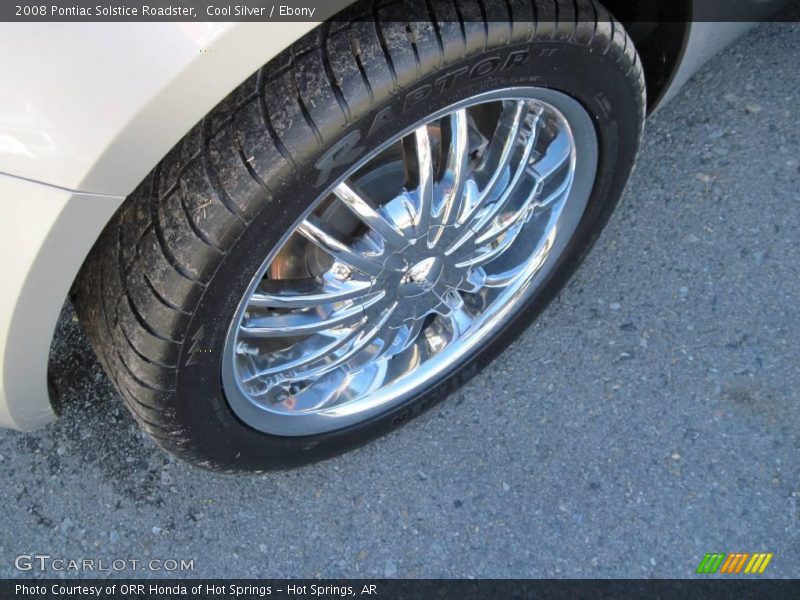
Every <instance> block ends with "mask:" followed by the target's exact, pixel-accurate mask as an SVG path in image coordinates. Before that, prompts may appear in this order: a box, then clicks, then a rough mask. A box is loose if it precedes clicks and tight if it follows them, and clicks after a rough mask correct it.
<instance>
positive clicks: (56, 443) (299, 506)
mask: <svg viewBox="0 0 800 600" xmlns="http://www.w3.org/2000/svg"><path fill="white" fill-rule="evenodd" d="M798 57H800V24H797V23H782V24H779V23H772V24H763V25H761V26H760V27H759V28H758V29H757V30H755V31H754V32H752V33H750V34H749V35H748V36H747V37H745V38H743V39H742V40H740V41H739V42H738V43H737V44H736V45H735V46H733V47H732V48H730V49H729V50H727V51H726V52H724V53H723V54H721V55H720V56H718V57H717V58H715V59H714V60H713V61H712V62H711V63H709V64H708V65H707V66H706V67H705V68H704V69H703V70H702V71H701V72H700V73H699V74H698V75H697V76H696V77H695V78H694V79H693V80H692V81H691V82H690V83H689V84H688V85H687V87H686V88H685V89H684V90H683V91H682V92H681V94H680V95H679V96H678V97H677V98H675V100H673V102H672V103H671V104H669V105H668V106H667V107H665V108H664V109H663V110H662V111H660V112H659V113H657V114H656V115H655V116H654V117H653V118H652V119H651V120H650V121H649V123H648V127H647V131H646V136H645V142H644V147H643V149H642V153H641V158H640V160H639V163H638V167H637V170H636V172H635V174H634V176H633V179H632V181H631V185H630V187H629V189H628V192H627V194H626V198H625V200H624V201H623V204H622V205H621V206H620V208H619V210H618V211H617V213H616V214H615V216H614V218H613V220H612V222H611V223H610V225H609V227H608V228H607V230H606V232H605V233H604V235H603V237H602V238H601V240H600V242H599V243H598V244H597V246H596V247H595V250H594V251H593V253H592V254H591V256H590V257H589V259H588V260H587V261H586V262H585V264H584V265H583V267H582V268H581V269H580V271H579V272H578V274H577V276H576V277H575V278H574V280H573V281H572V282H571V284H570V285H569V286H568V287H567V288H566V289H565V290H564V291H563V293H562V294H561V295H560V296H559V298H558V299H557V301H556V302H554V303H553V304H552V305H551V307H550V308H549V309H548V310H547V311H546V312H545V314H544V315H543V316H542V317H541V318H540V319H539V321H538V322H537V323H536V324H535V325H534V326H532V327H531V328H530V329H529V330H528V331H527V332H526V333H525V334H524V335H522V336H521V338H520V339H519V340H518V341H517V342H516V343H514V344H513V346H512V347H511V348H510V349H509V350H508V351H506V352H505V353H504V354H503V355H502V356H501V357H500V358H499V359H498V360H497V361H496V362H494V363H493V364H492V365H491V366H490V367H489V368H487V369H486V370H485V371H484V372H483V373H482V374H481V375H479V376H478V377H476V378H475V379H474V380H473V381H472V382H470V383H469V384H468V385H467V387H465V388H463V389H462V390H460V391H459V392H457V393H456V394H454V395H453V396H452V397H450V398H449V399H448V400H447V401H445V402H444V403H443V404H441V405H440V406H439V407H437V408H435V409H434V410H432V411H430V412H428V413H426V414H425V415H423V416H422V417H420V418H418V419H416V420H415V421H413V422H412V423H410V424H409V425H407V426H406V427H404V428H402V429H400V430H398V431H396V432H394V433H393V434H391V435H390V436H388V437H386V438H384V439H381V440H379V441H377V442H375V443H372V444H370V445H368V446H366V447H363V448H361V449H359V450H356V451H355V452H352V453H350V454H347V455H345V456H342V457H339V458H336V459H333V460H330V461H327V462H324V463H320V464H317V465H314V466H310V467H306V468H302V469H298V470H295V471H289V472H283V473H275V474H269V475H263V476H221V475H215V474H212V473H209V472H206V471H203V470H199V469H196V468H192V467H189V466H187V465H184V464H182V463H179V462H176V461H175V460H173V459H171V458H170V457H169V456H167V455H166V454H164V453H163V452H161V451H160V450H159V449H158V448H156V447H155V446H154V445H153V444H152V443H151V442H150V440H149V439H148V438H147V437H145V436H144V435H143V434H141V433H139V431H138V430H137V428H136V426H135V424H134V422H133V420H132V418H131V417H130V416H129V415H128V413H127V412H126V410H125V409H124V407H123V405H122V403H121V401H120V400H119V399H118V398H117V396H116V394H115V392H114V390H113V388H112V386H111V384H110V383H109V381H108V379H107V378H106V377H105V375H104V374H103V372H102V371H101V369H100V367H99V365H98V363H97V362H96V360H95V358H94V355H93V353H92V351H91V350H90V349H89V347H88V344H87V342H86V339H85V337H84V335H83V333H82V331H81V329H80V327H79V325H78V324H77V322H76V320H75V317H74V313H73V312H72V310H71V309H70V308H69V307H67V308H66V309H65V312H64V315H63V318H62V319H61V321H60V324H59V326H58V333H57V341H56V344H55V347H54V366H53V373H54V377H55V381H56V385H57V387H58V389H59V391H60V394H61V397H62V398H63V403H64V408H63V416H62V418H61V420H60V421H58V422H56V423H54V424H52V425H50V426H48V427H46V428H44V429H42V430H40V431H37V432H34V433H30V434H22V433H18V432H13V431H7V430H2V431H0V482H2V484H1V485H0V505H2V507H3V509H2V512H0V577H16V576H31V575H39V576H41V575H49V576H67V577H72V576H75V575H76V574H75V573H74V572H72V571H59V572H52V571H48V572H46V573H41V572H39V571H19V570H17V569H16V568H15V565H14V563H15V557H17V556H19V555H24V554H48V555H50V556H52V557H63V558H66V559H80V558H90V559H95V560H99V559H102V560H103V561H106V564H107V565H108V564H109V563H110V561H112V560H113V559H136V560H141V561H149V560H151V559H153V558H155V559H160V560H163V559H177V560H180V559H184V560H189V559H193V560H194V570H193V571H187V572H180V573H173V574H171V575H172V576H195V577H198V576H199V577H220V576H230V577H289V576H297V577H315V576H324V577H384V576H385V577H567V576H569V577H651V576H655V577H688V576H692V575H693V573H694V570H695V568H696V566H697V564H698V563H699V561H700V559H701V558H702V557H703V555H704V554H705V553H707V552H735V551H739V552H773V553H774V558H773V559H772V562H771V563H770V564H769V566H768V569H767V570H766V572H765V576H767V575H771V576H774V577H790V576H793V577H800V394H799V393H798V389H800V153H799V152H798V149H799V148H800V112H798V107H799V106H800V69H798V68H797V60H798ZM169 564H170V565H171V563H169ZM23 565H24V561H23ZM84 574H85V575H90V574H91V573H84ZM95 574H96V575H100V576H107V575H110V574H113V573H109V572H99V573H95ZM132 574H133V575H136V576H153V577H161V576H164V575H166V574H167V573H166V572H165V571H163V570H162V571H157V570H156V571H153V570H146V571H138V570H137V571H136V572H133V573H131V572H130V571H123V572H121V573H120V575H132Z"/></svg>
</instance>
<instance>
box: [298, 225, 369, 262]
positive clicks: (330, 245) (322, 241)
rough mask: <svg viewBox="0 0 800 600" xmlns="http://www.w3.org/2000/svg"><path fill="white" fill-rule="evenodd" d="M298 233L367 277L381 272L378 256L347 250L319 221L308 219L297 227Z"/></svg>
mask: <svg viewBox="0 0 800 600" xmlns="http://www.w3.org/2000/svg"><path fill="white" fill-rule="evenodd" d="M297 231H298V233H300V235H302V236H303V237H304V238H306V239H307V240H308V241H309V242H311V243H312V244H314V245H315V246H317V247H319V248H321V249H322V250H324V251H325V252H327V253H328V254H330V255H331V256H333V257H334V258H335V259H337V260H339V261H340V262H343V263H345V264H346V265H349V266H351V267H353V268H354V269H358V270H359V271H361V272H363V273H365V274H367V275H372V276H375V275H378V274H379V273H380V272H381V271H382V270H383V266H384V265H383V263H382V262H381V260H380V258H381V257H379V256H377V255H375V256H370V255H369V254H366V253H362V252H358V251H356V250H353V249H352V248H349V247H348V246H347V245H346V244H344V243H343V242H341V241H339V240H337V239H336V238H335V237H334V236H332V235H331V234H329V233H328V232H326V231H325V230H324V229H322V227H321V226H320V223H319V221H318V220H317V219H316V218H315V217H313V216H310V217H308V218H307V219H306V220H305V221H303V222H302V223H300V225H299V226H298V227H297Z"/></svg>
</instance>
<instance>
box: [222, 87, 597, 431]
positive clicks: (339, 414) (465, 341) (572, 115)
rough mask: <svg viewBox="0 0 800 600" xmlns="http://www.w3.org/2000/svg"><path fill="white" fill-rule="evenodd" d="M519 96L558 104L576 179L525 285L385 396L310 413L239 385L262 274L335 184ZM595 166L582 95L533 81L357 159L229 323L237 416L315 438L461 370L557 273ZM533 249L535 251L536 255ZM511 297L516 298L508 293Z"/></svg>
mask: <svg viewBox="0 0 800 600" xmlns="http://www.w3.org/2000/svg"><path fill="white" fill-rule="evenodd" d="M515 99H516V100H533V101H537V102H540V103H544V104H546V105H547V106H548V107H549V108H551V109H554V110H555V111H556V113H557V114H559V115H560V116H561V117H562V120H563V122H564V123H565V124H566V126H567V127H568V129H569V131H570V134H571V136H572V140H573V143H574V146H573V148H574V150H575V153H576V164H575V168H574V173H575V176H574V179H573V181H572V183H571V186H570V189H569V191H568V193H567V195H566V198H565V199H564V201H563V208H562V210H561V211H560V212H559V213H558V215H557V218H556V223H555V225H550V224H548V232H549V231H551V230H552V229H553V228H554V227H555V228H556V229H557V232H558V234H557V235H556V236H555V239H554V241H553V243H552V246H551V247H550V249H549V250H548V252H547V254H546V256H545V257H544V259H543V261H542V262H541V263H540V264H537V261H534V260H528V262H527V263H524V264H525V269H524V270H523V272H522V273H521V275H520V276H521V277H522V282H521V283H520V284H519V285H515V286H510V287H509V289H507V290H504V291H503V293H501V294H500V295H499V296H498V297H497V298H495V299H494V300H492V302H491V303H490V304H489V305H488V306H487V307H486V309H485V310H484V311H482V312H481V314H480V315H478V317H477V318H476V319H475V321H474V322H473V324H472V326H471V327H470V328H469V330H467V332H466V333H465V334H464V335H462V336H461V337H459V338H458V343H455V344H450V345H448V346H447V347H446V348H445V349H444V350H442V351H441V352H439V353H437V354H435V355H434V356H433V357H431V359H429V360H426V361H425V362H423V363H421V364H420V365H418V366H417V367H416V368H415V369H414V371H413V373H415V374H416V376H415V377H410V376H408V373H406V374H405V375H404V376H401V377H400V378H399V379H397V380H394V381H391V382H389V383H385V384H384V385H383V386H382V387H380V388H379V390H378V391H379V392H380V394H377V393H368V394H367V395H366V396H365V397H361V398H357V399H356V400H354V401H349V402H345V403H342V404H339V405H335V406H331V407H328V408H323V409H318V410H315V411H313V412H305V413H287V412H276V411H274V410H272V409H270V408H269V407H268V406H265V405H263V404H260V403H258V402H257V401H256V400H254V399H253V398H252V397H251V396H250V395H249V393H248V392H247V391H246V390H244V389H243V388H242V384H241V381H240V377H239V375H238V373H237V372H236V368H237V367H236V366H235V360H236V355H235V345H236V342H237V339H238V332H239V327H240V326H241V323H242V319H243V315H244V312H245V310H246V308H247V306H248V304H249V301H250V299H251V297H252V295H253V293H254V292H255V290H256V288H257V286H258V284H259V282H260V281H261V280H262V279H263V277H264V275H265V273H266V271H267V269H268V268H269V266H270V265H271V263H272V261H273V260H274V258H275V256H276V255H277V253H278V252H279V251H280V249H281V248H283V247H284V245H285V244H286V242H287V240H288V239H289V237H290V236H291V235H292V234H293V233H294V232H295V231H296V230H297V228H298V226H299V224H300V223H302V222H303V220H305V219H306V218H307V217H308V216H309V215H310V214H311V213H312V212H313V211H314V210H315V208H316V207H317V206H318V205H319V203H320V202H321V201H323V200H324V199H325V198H327V197H328V196H329V195H331V194H332V193H333V190H334V188H336V186H337V185H339V184H340V183H341V182H343V181H345V180H347V179H348V177H350V176H351V175H353V174H355V173H357V172H358V171H359V170H360V169H361V168H362V167H363V166H364V165H366V164H367V163H368V162H369V161H370V160H371V159H372V158H373V157H375V156H376V155H377V154H379V153H380V152H382V151H384V150H385V149H387V148H389V147H390V146H392V145H393V144H395V143H397V142H398V141H399V140H400V139H402V138H404V137H405V136H408V135H410V134H412V133H413V131H414V130H415V129H417V128H418V127H421V126H422V125H424V124H427V123H430V122H432V121H435V120H437V119H441V118H442V117H444V116H446V115H448V114H450V113H452V112H454V111H456V110H459V109H460V108H467V107H472V106H475V105H478V104H482V103H486V102H492V101H500V100H515ZM597 165H598V139H597V132H596V130H595V127H594V123H593V122H592V118H591V117H590V115H589V113H588V112H587V111H586V109H585V108H584V107H583V106H582V105H581V104H580V103H579V102H578V101H577V100H575V99H574V98H572V97H570V96H568V95H567V94H565V93H563V92H560V91H557V90H553V89H549V88H541V87H532V86H512V87H506V88H502V89H498V90H494V91H490V92H485V93H482V94H477V95H474V96H471V97H470V98H467V99H465V100H462V101H460V102H457V103H454V104H451V105H449V106H447V107H444V108H442V109H440V110H438V111H436V112H434V113H432V114H430V115H428V116H426V117H424V118H423V119H420V120H419V121H417V122H415V123H414V124H413V125H410V126H409V127H407V128H405V129H404V130H402V131H401V132H399V133H398V134H396V135H394V136H392V137H391V138H389V139H388V140H387V141H385V142H384V143H382V144H380V145H379V146H378V147H376V148H375V149H374V150H372V151H371V152H370V153H369V154H367V155H366V156H365V157H363V158H362V159H361V160H359V161H358V162H356V163H354V164H353V165H352V166H351V167H350V168H348V169H347V170H346V172H345V173H344V174H342V175H341V176H340V177H338V178H337V179H335V180H333V181H332V183H331V184H330V185H329V186H328V187H327V188H326V189H325V190H323V191H322V193H321V194H319V196H318V197H317V199H316V200H315V201H314V202H312V203H311V204H310V206H309V207H308V208H307V209H306V210H305V211H303V213H302V214H301V215H300V217H299V218H298V219H297V220H296V221H295V223H294V225H292V227H290V228H289V229H288V230H287V232H286V233H285V234H284V235H283V236H281V238H280V239H279V240H278V241H277V242H276V243H275V245H274V246H273V248H272V249H271V250H270V252H269V254H268V255H267V257H266V258H265V259H264V261H263V262H262V264H261V266H260V267H259V269H258V271H257V272H256V274H255V275H254V276H253V278H252V280H251V282H250V284H249V286H248V289H247V291H246V293H245V294H244V296H243V297H242V299H241V300H240V302H239V304H238V306H237V309H236V312H235V315H234V317H233V319H232V320H231V323H230V326H229V328H228V331H227V334H226V339H225V345H224V349H223V355H222V369H221V379H222V381H221V383H222V387H223V390H224V393H225V396H226V399H227V401H228V403H229V405H230V407H231V408H232V410H233V411H234V413H235V414H236V415H237V416H238V417H239V418H240V419H241V420H242V421H244V422H245V423H246V424H247V425H249V426H251V427H253V428H254V429H257V430H259V431H261V432H264V433H268V434H273V435H280V436H288V437H295V436H307V435H316V434H321V433H327V432H331V431H336V430H339V429H344V428H347V427H349V426H352V425H356V424H358V423H361V422H363V421H366V420H369V419H371V418H373V417H376V416H379V415H381V414H384V413H387V412H390V411H391V410H392V409H394V408H396V407H398V406H399V405H401V404H403V403H404V402H406V401H407V400H409V399H410V398H412V397H414V396H416V395H418V394H419V393H421V391H423V390H424V389H426V386H427V385H428V384H431V383H435V382H438V381H440V380H441V378H442V377H443V376H444V375H445V374H446V373H447V372H452V371H454V370H455V369H457V368H459V367H460V366H461V365H462V364H463V362H464V361H466V360H467V359H468V357H469V356H470V355H471V354H472V353H473V352H474V351H475V350H476V349H477V348H478V347H479V346H480V345H481V342H482V341H483V340H484V339H485V338H486V337H487V334H489V337H492V336H493V335H494V334H495V333H496V332H498V331H500V330H502V329H504V328H505V326H507V325H508V324H509V323H510V322H511V321H512V320H513V317H514V316H515V315H516V314H517V313H518V312H519V311H520V310H521V308H522V307H523V306H524V305H525V304H526V303H527V301H528V300H529V299H530V298H531V297H532V296H533V295H534V294H535V293H536V292H537V291H538V290H539V289H540V288H541V282H542V281H543V280H545V279H546V278H547V277H548V276H549V274H550V273H551V272H552V270H553V268H554V266H555V264H556V263H557V262H558V259H559V258H560V256H561V254H562V253H563V250H564V248H565V247H566V246H567V244H568V242H569V241H570V239H571V238H572V235H573V234H574V232H575V230H576V229H577V227H578V224H579V222H580V220H581V218H582V217H583V214H584V211H585V208H586V205H587V203H588V200H589V197H590V195H591V191H592V189H593V186H594V180H595V177H596V174H597ZM545 237H546V236H542V239H540V240H539V241H538V242H537V244H536V251H537V252H540V251H541V248H540V247H541V245H542V241H543V239H544V238H545ZM535 254H536V252H535V253H534V254H532V256H534V255H535ZM506 296H513V297H508V298H507V297H506ZM421 384H422V385H421Z"/></svg>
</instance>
